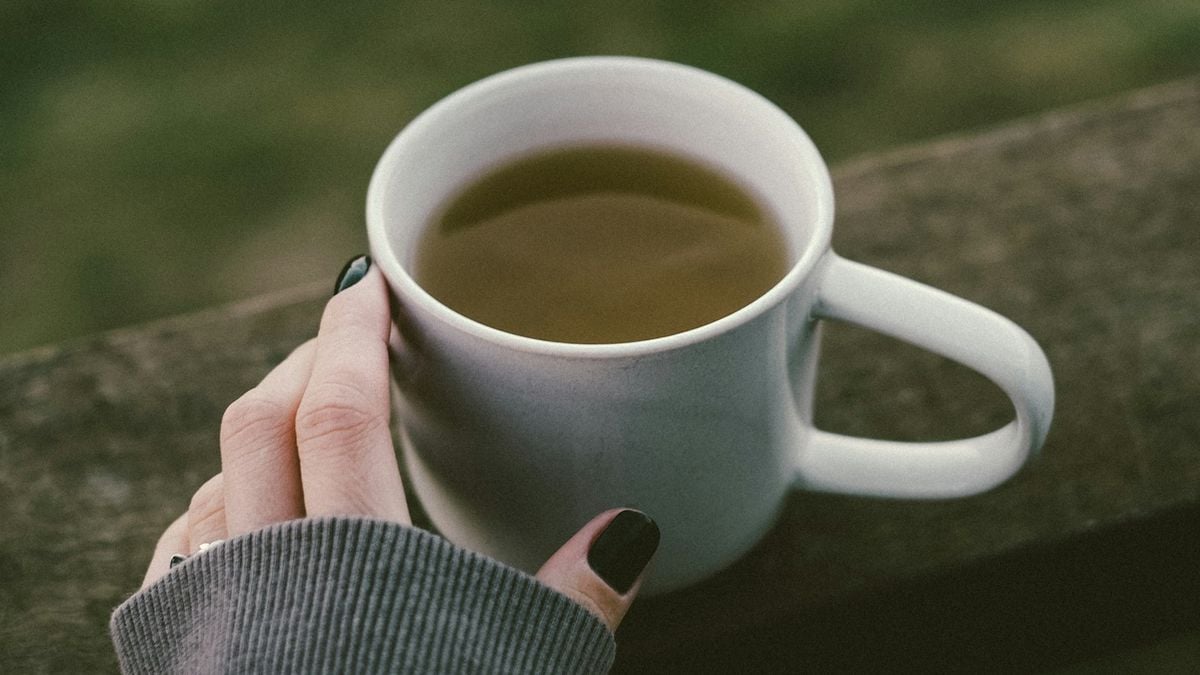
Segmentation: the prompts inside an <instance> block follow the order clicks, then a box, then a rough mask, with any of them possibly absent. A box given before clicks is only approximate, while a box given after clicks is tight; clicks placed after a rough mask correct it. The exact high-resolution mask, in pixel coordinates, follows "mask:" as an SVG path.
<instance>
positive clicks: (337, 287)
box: [333, 255, 371, 295]
mask: <svg viewBox="0 0 1200 675" xmlns="http://www.w3.org/2000/svg"><path fill="white" fill-rule="evenodd" d="M370 269H371V256H369V255H356V256H354V257H353V258H351V259H350V262H348V263H346V266H345V267H343V268H342V272H341V274H338V278H337V283H335V284H334V285H333V294H334V295H337V294H338V293H341V292H342V291H344V290H346V289H347V288H350V287H351V286H353V285H354V284H357V283H358V282H359V281H362V278H363V277H365V276H367V271H368V270H370Z"/></svg>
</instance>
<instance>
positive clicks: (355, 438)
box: [296, 256, 411, 523]
mask: <svg viewBox="0 0 1200 675" xmlns="http://www.w3.org/2000/svg"><path fill="white" fill-rule="evenodd" d="M355 265H358V269H357V270H356V269H355ZM364 265H365V266H367V269H366V271H365V275H363V276H362V277H361V280H359V281H357V282H354V283H353V285H350V286H346V285H344V282H342V283H339V284H338V285H339V287H340V288H342V290H340V291H339V292H338V293H337V294H336V295H334V297H333V298H332V299H330V300H329V302H328V303H327V304H326V306H325V312H324V315H323V316H322V317H321V328H320V331H319V332H318V334H317V353H316V358H315V360H314V361H313V368H312V375H311V377H310V378H309V381H308V387H307V388H306V389H305V392H304V396H303V397H302V398H301V401H300V407H299V409H298V410H297V412H296V447H297V451H298V455H299V458H300V480H301V483H302V484H303V492H304V507H305V512H306V513H307V514H308V515H309V516H321V515H362V516H374V517H379V518H386V519H388V520H394V521H398V522H402V523H410V522H411V520H410V518H409V515H408V505H407V504H406V503H405V501H404V487H403V485H402V483H401V481H400V470H399V467H398V466H397V464H396V453H395V451H394V449H393V446H392V437H391V431H390V429H389V427H388V420H389V418H390V413H391V408H390V406H389V400H388V395H389V393H390V384H389V377H390V375H389V370H388V351H387V340H388V334H389V331H390V328H391V313H390V311H389V305H388V296H387V287H386V285H385V284H384V280H383V275H382V274H380V272H379V271H378V270H377V269H375V268H374V266H373V265H371V264H370V259H369V258H366V257H365V256H364V257H362V258H357V259H355V260H354V261H352V262H351V264H350V265H349V266H348V270H349V273H350V274H361V272H362V270H361V267H362V266H364ZM345 278H346V276H345V274H344V275H343V279H345Z"/></svg>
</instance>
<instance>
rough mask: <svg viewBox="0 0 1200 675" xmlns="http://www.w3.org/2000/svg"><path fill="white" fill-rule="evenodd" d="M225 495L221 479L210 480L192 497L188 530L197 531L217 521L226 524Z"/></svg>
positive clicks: (189, 506)
mask: <svg viewBox="0 0 1200 675" xmlns="http://www.w3.org/2000/svg"><path fill="white" fill-rule="evenodd" d="M224 517H225V495H224V489H223V486H222V483H221V480H220V479H219V478H214V479H212V480H209V481H208V482H207V483H205V484H204V485H201V486H200V489H198V490H196V492H195V494H193V495H192V501H191V503H190V504H189V505H188V528H189V529H192V530H196V529H197V528H199V527H203V526H205V525H210V524H214V522H215V521H219V522H222V523H223V522H224Z"/></svg>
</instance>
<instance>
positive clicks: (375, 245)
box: [366, 56, 834, 358]
mask: <svg viewBox="0 0 1200 675" xmlns="http://www.w3.org/2000/svg"><path fill="white" fill-rule="evenodd" d="M595 68H604V69H612V68H622V69H634V70H652V71H658V72H659V73H673V74H677V75H685V76H688V77H693V78H697V79H707V80H709V82H711V83H717V84H720V85H722V86H725V87H726V88H729V87H732V88H733V90H734V91H737V92H738V94H739V95H741V96H743V97H747V98H750V99H752V100H754V101H755V102H756V103H757V104H759V105H760V106H765V108H764V109H766V110H768V111H769V114H772V115H775V116H778V117H781V118H782V121H783V122H784V124H785V125H786V126H788V127H789V128H790V133H791V134H792V135H793V136H794V139H795V140H796V141H797V143H796V145H797V148H798V150H799V152H800V153H801V155H802V157H801V159H802V160H803V161H804V162H805V163H806V164H808V165H810V166H811V167H813V168H815V169H816V171H815V172H814V174H815V176H816V178H817V183H818V184H817V185H816V186H815V188H816V189H815V191H814V192H815V194H816V204H815V209H814V212H815V215H814V218H813V219H812V220H813V222H812V223H810V225H811V226H812V231H811V232H810V233H809V236H808V239H807V241H806V242H805V243H804V246H803V248H802V250H801V251H800V255H799V256H798V257H797V259H796V261H795V262H794V263H793V264H792V265H791V267H790V268H789V269H788V272H787V273H786V274H785V275H784V276H783V278H782V279H780V280H779V281H778V282H776V284H775V285H774V286H772V287H771V288H770V289H768V290H767V291H766V292H765V293H763V294H762V295H760V296H758V297H757V298H755V299H754V300H753V301H751V302H749V303H747V304H746V305H744V306H742V307H740V308H739V309H737V310H736V311H734V312H731V313H730V314H727V315H725V316H723V317H721V318H719V319H716V320H714V321H711V322H709V323H706V324H703V325H700V326H696V327H695V328H690V329H688V330H685V331H680V332H678V333H672V334H670V335H664V336H660V337H654V338H647V339H643V340H636V341H630V342H606V343H579V342H557V341H553V340H544V339H541V338H533V337H528V336H524V335H519V334H516V333H510V332H508V331H504V330H500V329H498V328H493V327H491V326H488V325H487V324H484V323H481V322H479V321H476V320H474V319H472V318H470V317H468V316H466V315H464V314H461V313H459V312H457V311H455V310H453V309H451V308H450V307H449V306H447V305H445V304H444V303H442V302H441V301H440V300H438V299H437V298H435V297H434V296H433V295H432V294H430V293H429V292H428V291H426V290H425V289H424V288H423V287H422V286H421V285H420V284H418V283H417V282H416V280H415V279H413V278H412V275H411V274H409V272H408V270H407V269H405V267H404V266H403V265H401V264H400V261H399V259H398V258H397V256H396V254H395V251H393V249H392V245H391V240H390V238H389V237H388V236H387V231H386V226H385V223H384V220H385V218H384V201H385V197H384V195H385V192H386V190H387V185H388V182H389V178H390V176H391V174H392V171H393V169H394V166H395V164H396V163H397V162H398V159H399V157H400V155H401V153H402V152H403V151H404V145H405V140H406V139H407V138H408V137H409V136H410V135H413V134H415V133H419V130H420V129H421V128H422V127H425V126H429V125H432V124H435V123H437V118H438V117H440V116H441V113H442V112H443V111H445V110H448V109H450V108H451V107H453V106H457V105H459V104H460V103H461V102H464V101H466V100H469V99H471V98H475V97H478V96H481V95H486V94H488V93H489V92H491V91H493V90H495V89H499V88H503V87H507V86H510V85H512V84H514V83H516V82H519V81H522V80H526V79H530V78H538V77H545V76H553V77H560V76H562V75H563V74H564V73H566V74H569V73H572V72H578V71H581V70H590V69H595ZM366 202H367V203H366V221H367V239H368V242H369V246H370V250H371V257H372V259H373V260H374V262H375V264H377V265H379V266H380V268H381V271H382V272H383V273H384V276H385V278H386V279H387V280H388V282H389V286H390V287H391V289H392V290H393V292H395V293H396V295H397V296H398V297H400V298H402V299H403V300H405V301H406V302H412V303H416V304H420V305H421V306H422V307H423V308H424V309H426V310H427V311H429V312H430V313H431V314H432V315H433V316H435V317H437V318H438V319H439V320H440V321H442V322H443V323H445V324H448V325H449V326H451V327H453V328H455V329H456V330H458V331H461V332H463V333H466V334H468V335H471V336H473V337H475V338H477V339H480V340H483V341H485V342H489V343H493V344H496V345H498V346H500V347H504V348H507V349H511V350H516V351H521V352H533V353H539V354H547V355H552V356H562V357H573V358H619V357H620V358H623V357H635V356H641V355H646V354H652V353H659V352H665V351H670V350H673V349H677V348H680V347H685V346H688V345H692V344H696V343H699V342H704V341H707V340H710V339H713V338H715V337H717V336H719V335H721V334H724V333H727V332H729V331H731V330H733V329H735V328H737V327H739V326H742V325H744V324H746V323H749V322H750V321H752V320H754V319H755V318H757V317H759V316H761V315H763V314H765V313H766V312H768V311H769V310H770V309H771V308H773V307H775V306H776V305H778V304H780V303H782V302H784V301H785V300H786V299H787V298H788V297H790V296H791V295H792V294H793V293H794V292H796V290H797V289H798V288H799V287H800V286H801V285H802V283H803V281H804V279H806V278H807V277H808V275H809V274H810V273H811V272H812V271H813V270H814V269H815V267H816V265H817V261H818V260H819V259H820V258H821V256H822V255H823V254H824V252H825V251H826V250H827V249H828V248H829V243H830V240H831V238H832V229H833V213H834V201H833V183H832V179H831V178H830V175H829V168H828V166H827V165H826V164H825V161H824V159H823V158H822V157H821V154H820V152H819V151H818V150H817V147H816V145H815V144H814V143H813V142H812V139H811V138H810V137H809V136H808V134H807V133H806V132H805V131H804V130H803V129H802V128H801V127H800V125H799V124H798V123H797V122H796V121H795V120H794V119H792V117H791V116H790V115H788V114H787V113H786V112H785V111H783V109H781V108H780V107H779V106H777V105H775V104H774V103H773V102H771V101H770V100H768V99H767V98H766V97H764V96H762V95H761V94H759V93H758V92H756V91H754V90H752V89H750V88H748V87H746V86H744V85H742V84H739V83H737V82H734V81H733V80H730V79H728V78H726V77H723V76H721V75H717V74H715V73H712V72H709V71H706V70H702V69H700V68H696V67H693V66H688V65H685V64H681V63H675V62H671V61H664V60H659V59H649V58H643V57H634V56H578V57H570V58H563V59H554V60H549V61H540V62H536V63H530V64H526V65H522V66H518V67H516V68H511V69H509V70H504V71H500V72H498V73H495V74H493V75H490V76H488V77H485V78H483V79H481V80H478V81H476V82H473V83H471V84H469V85H467V86H465V87H462V88H461V89H458V90H456V91H454V92H453V93H451V94H449V95H447V96H446V97H444V98H442V99H441V100H439V101H438V102H436V103H434V104H433V105H432V106H430V107H429V108H427V109H426V110H424V111H423V112H422V113H420V114H419V115H418V116H417V117H416V118H414V119H413V120H412V121H411V122H409V123H408V124H407V125H405V127H404V128H403V129H402V130H401V131H400V133H399V134H397V135H396V137H395V138H393V139H392V141H391V142H390V143H389V144H388V147H387V149H386V150H384V152H383V155H382V156H381V157H380V159H379V162H378V163H377V164H376V166H375V170H374V171H373V172H372V174H371V180H370V183H369V184H368V187H367V200H366Z"/></svg>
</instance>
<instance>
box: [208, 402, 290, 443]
mask: <svg viewBox="0 0 1200 675" xmlns="http://www.w3.org/2000/svg"><path fill="white" fill-rule="evenodd" d="M289 412H290V411H289V410H287V409H286V407H285V406H283V405H282V404H280V403H278V402H276V401H273V400H271V399H269V398H267V397H265V396H263V395H262V394H261V393H259V392H258V391H257V390H256V389H251V390H250V391H248V392H246V393H245V394H243V395H242V396H241V397H240V398H238V399H237V400H236V401H234V402H233V403H230V404H229V407H228V408H226V409H225V414H224V415H223V416H222V417H221V447H222V448H223V449H228V448H234V447H242V446H247V447H249V446H256V445H261V444H263V443H264V442H267V441H271V440H274V439H276V438H278V437H279V436H281V435H283V434H286V433H287V432H288V430H289V428H290V426H291V423H290V415H289Z"/></svg>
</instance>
